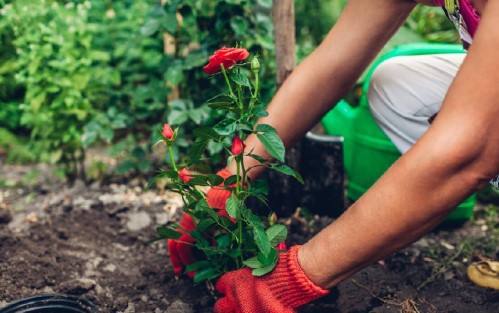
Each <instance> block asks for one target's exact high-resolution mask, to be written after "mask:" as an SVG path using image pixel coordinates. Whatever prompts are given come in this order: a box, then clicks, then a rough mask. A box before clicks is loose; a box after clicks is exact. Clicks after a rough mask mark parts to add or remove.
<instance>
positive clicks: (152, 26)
mask: <svg viewBox="0 0 499 313" xmlns="http://www.w3.org/2000/svg"><path fill="white" fill-rule="evenodd" d="M159 24H160V23H159V21H158V20H157V19H149V20H148V21H147V22H146V23H145V24H144V26H142V28H141V29H140V32H141V33H142V35H143V36H146V37H149V36H151V35H152V34H154V33H155V32H157V31H158V30H159Z"/></svg>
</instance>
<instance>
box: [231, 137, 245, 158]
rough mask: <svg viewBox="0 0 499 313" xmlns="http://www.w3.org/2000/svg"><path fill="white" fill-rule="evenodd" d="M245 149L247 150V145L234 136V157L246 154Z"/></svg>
mask: <svg viewBox="0 0 499 313" xmlns="http://www.w3.org/2000/svg"><path fill="white" fill-rule="evenodd" d="M244 148H246V145H245V144H244V142H243V141H242V140H241V138H239V136H237V135H236V136H234V138H233V139H232V148H231V152H232V154H233V155H240V154H241V153H243V152H244Z"/></svg>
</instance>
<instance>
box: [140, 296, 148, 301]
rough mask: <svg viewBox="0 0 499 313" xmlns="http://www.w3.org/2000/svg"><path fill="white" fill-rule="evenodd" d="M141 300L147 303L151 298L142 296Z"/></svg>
mask: <svg viewBox="0 0 499 313" xmlns="http://www.w3.org/2000/svg"><path fill="white" fill-rule="evenodd" d="M140 300H141V301H142V302H147V301H148V300H149V297H148V296H146V295H142V296H140Z"/></svg>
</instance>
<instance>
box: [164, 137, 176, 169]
mask: <svg viewBox="0 0 499 313" xmlns="http://www.w3.org/2000/svg"><path fill="white" fill-rule="evenodd" d="M166 146H167V147H168V152H170V159H171V161H172V166H173V169H174V170H175V172H178V169H177V164H175V157H174V156H173V149H172V146H170V145H169V144H168V141H167V142H166Z"/></svg>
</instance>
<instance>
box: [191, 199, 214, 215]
mask: <svg viewBox="0 0 499 313" xmlns="http://www.w3.org/2000/svg"><path fill="white" fill-rule="evenodd" d="M195 210H196V211H203V212H212V211H213V209H212V208H210V206H209V205H208V202H206V199H201V200H199V202H198V203H197V204H196V208H195ZM215 215H216V214H215Z"/></svg>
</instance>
